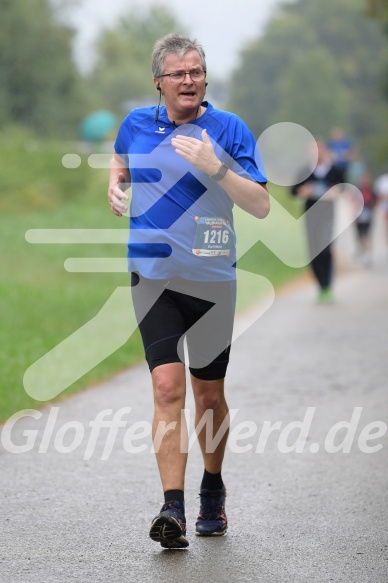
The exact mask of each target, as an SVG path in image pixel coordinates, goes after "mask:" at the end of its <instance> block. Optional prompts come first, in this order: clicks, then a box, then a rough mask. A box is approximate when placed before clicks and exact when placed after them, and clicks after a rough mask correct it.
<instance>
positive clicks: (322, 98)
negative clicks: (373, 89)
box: [270, 49, 349, 137]
mask: <svg viewBox="0 0 388 583" xmlns="http://www.w3.org/2000/svg"><path fill="white" fill-rule="evenodd" d="M317 71H319V76H318V75H317ZM278 87H279V107H278V110H277V113H276V116H274V117H273V118H272V119H271V120H270V121H271V123H277V122H279V121H291V122H294V123H298V124H301V125H303V126H304V127H306V128H308V129H309V131H310V132H311V133H312V134H313V135H319V136H323V137H325V136H326V135H327V128H328V127H334V126H344V127H346V128H348V127H349V117H348V107H347V105H348V92H347V91H346V89H345V88H344V86H343V85H341V82H340V78H339V75H338V70H337V67H336V64H335V62H334V61H333V58H332V56H331V55H330V53H328V52H327V51H326V50H322V49H313V50H311V51H310V52H307V53H304V52H300V53H299V54H298V55H296V56H295V58H294V59H293V62H292V63H291V64H290V67H289V68H288V69H287V71H286V72H285V73H284V75H283V76H282V78H281V79H280V80H279V85H278Z"/></svg>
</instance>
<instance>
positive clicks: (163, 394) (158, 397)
mask: <svg viewBox="0 0 388 583" xmlns="http://www.w3.org/2000/svg"><path fill="white" fill-rule="evenodd" d="M152 384H153V389H154V399H155V405H156V406H158V407H162V408H168V407H170V406H174V405H182V403H184V399H185V375H184V370H183V367H182V365H180V364H177V363H172V364H165V365H162V366H158V367H156V368H155V369H154V370H153V371H152Z"/></svg>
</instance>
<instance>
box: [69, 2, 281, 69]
mask: <svg viewBox="0 0 388 583" xmlns="http://www.w3.org/2000/svg"><path fill="white" fill-rule="evenodd" d="M151 4H163V5H166V6H168V7H169V8H170V9H171V10H173V11H174V12H175V14H176V17H177V20H179V21H180V22H182V24H184V25H185V26H186V27H187V28H188V29H189V31H190V35H191V36H193V37H196V38H197V39H198V40H199V41H200V42H201V43H202V44H203V46H204V49H205V52H206V60H207V65H208V70H209V72H212V73H213V74H214V75H215V76H217V77H219V76H221V75H222V74H227V73H229V72H230V71H231V70H232V69H233V68H234V67H235V66H236V65H237V62H238V51H239V49H240V48H241V46H242V45H243V44H244V43H245V42H246V41H247V40H248V39H250V38H255V37H257V36H258V34H259V33H260V32H261V31H262V30H263V26H264V24H265V23H266V21H267V19H268V17H269V16H270V15H271V13H273V11H274V10H275V9H276V5H278V4H280V0H238V2H235V1H232V0H196V1H195V2H188V1H185V0H141V2H140V1H136V0H81V6H80V7H79V8H77V9H73V10H72V22H73V24H74V25H75V26H76V28H77V30H78V31H79V34H78V37H77V41H76V57H77V59H78V61H79V62H80V63H81V66H83V67H84V68H85V67H86V66H87V64H88V63H90V62H91V58H92V53H91V52H90V46H91V43H92V40H93V38H94V37H95V35H96V32H97V31H98V29H99V28H100V27H101V26H103V25H108V24H109V25H110V24H114V22H115V21H116V20H117V19H119V18H120V15H121V14H126V13H128V12H129V11H131V10H132V8H134V7H138V8H139V10H144V9H145V8H146V7H147V6H150V5H151Z"/></svg>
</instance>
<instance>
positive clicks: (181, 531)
mask: <svg viewBox="0 0 388 583" xmlns="http://www.w3.org/2000/svg"><path fill="white" fill-rule="evenodd" d="M150 537H151V538H152V540H154V541H156V542H159V543H160V544H161V546H162V547H163V548H164V549H185V548H186V547H188V546H189V541H188V540H187V538H186V518H185V509H184V506H183V505H182V504H181V503H180V502H178V501H177V500H174V501H172V502H167V503H166V504H163V506H162V508H161V510H160V513H159V514H158V515H157V516H155V518H154V519H153V521H152V523H151V529H150Z"/></svg>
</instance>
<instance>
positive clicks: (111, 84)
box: [90, 6, 186, 113]
mask: <svg viewBox="0 0 388 583" xmlns="http://www.w3.org/2000/svg"><path fill="white" fill-rule="evenodd" d="M170 32H178V33H181V34H186V31H185V30H184V28H183V27H182V25H180V24H179V23H178V22H177V20H176V19H175V17H174V16H173V14H172V13H171V11H170V10H169V9H167V8H165V7H163V6H152V7H151V8H150V9H149V11H148V12H143V13H139V11H138V9H136V10H133V11H132V12H130V13H129V14H127V15H126V16H124V17H122V18H121V20H120V21H119V22H118V23H117V24H116V25H115V26H114V28H108V29H105V30H103V31H102V32H101V33H100V36H99V38H98V41H97V44H96V52H97V63H96V65H95V67H94V70H93V72H92V74H91V75H90V85H91V86H92V87H93V92H94V93H95V95H98V99H99V100H100V104H99V105H100V107H104V108H108V109H112V110H113V111H115V112H117V113H119V112H121V113H122V111H123V110H124V109H125V110H126V109H127V107H126V106H125V103H126V102H128V101H131V100H132V101H136V100H141V101H142V102H143V103H144V100H145V98H147V96H148V97H149V98H150V97H151V96H152V97H153V98H155V90H154V88H153V85H152V73H151V57H150V55H151V52H152V49H153V45H154V43H155V41H156V40H157V39H158V38H160V37H161V36H163V35H164V34H168V33H170Z"/></svg>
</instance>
